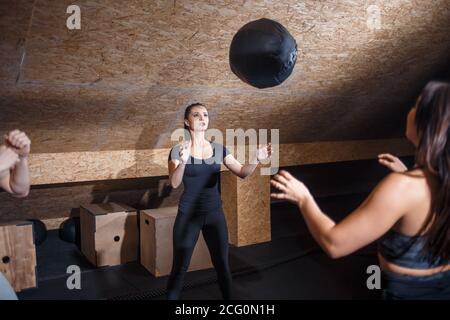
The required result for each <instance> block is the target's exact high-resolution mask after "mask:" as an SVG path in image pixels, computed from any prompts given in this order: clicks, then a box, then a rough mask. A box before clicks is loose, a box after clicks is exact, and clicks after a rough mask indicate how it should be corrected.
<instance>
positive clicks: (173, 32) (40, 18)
mask: <svg viewBox="0 0 450 320" xmlns="http://www.w3.org/2000/svg"><path fill="white" fill-rule="evenodd" d="M69 4H72V1H69V0H63V1H51V0H41V1H31V0H30V1H25V0H23V1H13V0H9V1H8V0H6V1H3V2H2V3H1V6H0V17H2V18H5V19H2V22H1V23H0V28H1V30H2V44H1V49H2V50H0V51H2V52H1V53H0V55H1V57H2V60H1V62H0V82H1V86H0V108H1V111H2V130H3V131H7V130H11V129H14V128H17V127H18V128H22V129H23V130H25V131H26V132H27V133H28V134H29V135H30V137H31V138H32V141H33V150H34V152H37V153H43V152H51V153H53V152H55V153H57V152H70V151H76V152H80V151H102V150H134V149H158V148H166V147H168V146H169V145H170V141H169V139H168V136H169V135H170V133H171V132H172V130H173V129H175V128H178V127H180V126H181V124H182V116H183V107H184V106H185V105H186V104H188V103H190V102H193V101H198V100H200V101H203V102H204V103H206V104H207V105H208V108H209V110H210V113H211V119H212V123H211V126H212V127H215V128H218V129H221V130H224V129H226V128H239V127H242V128H244V129H247V128H279V129H280V130H281V136H280V142H281V143H299V142H314V141H339V140H355V139H381V138H383V139H384V138H398V137H401V136H402V135H403V131H404V118H405V116H406V111H407V110H408V108H409V107H410V106H411V104H412V102H413V100H414V98H415V97H417V95H418V93H419V91H420V89H421V88H422V86H423V85H424V83H425V82H426V81H428V80H429V79H430V78H431V77H432V76H433V74H434V73H435V72H436V71H439V70H441V69H443V68H445V67H448V52H449V50H450V33H449V32H448V29H449V28H450V5H449V3H448V1H447V0H436V1H403V0H395V1H387V0H386V1H384V0H380V1H376V3H375V4H377V5H378V6H379V7H380V10H381V13H382V27H381V29H380V30H370V29H369V28H368V26H367V19H368V16H367V7H368V6H369V5H372V4H374V3H373V2H372V1H367V0H346V1H314V0H307V1H302V2H298V1H294V0H283V1H277V2H275V1H244V2H236V1H228V0H223V1H222V0H221V1H210V2H204V1H193V0H183V1H140V0H130V1H127V5H126V6H124V5H123V1H121V0H115V1H109V0H108V1H107V0H101V1H88V0H83V1H79V2H77V4H78V5H79V6H80V7H81V10H82V29H81V30H80V31H69V30H67V28H66V26H65V22H66V18H67V16H68V15H67V14H66V13H65V11H66V10H65V9H66V8H67V6H68V5H69ZM261 17H268V18H272V19H275V20H278V21H280V22H281V23H283V25H285V26H286V27H287V28H288V29H289V30H290V32H291V33H292V34H293V35H294V37H295V38H296V39H297V41H298V44H299V48H300V51H299V60H298V64H297V66H296V68H295V70H294V73H293V74H292V76H291V77H290V78H289V79H288V81H287V82H286V83H284V84H283V85H282V86H279V87H276V88H271V89H267V90H257V89H254V88H252V87H249V86H248V85H246V84H244V83H243V82H241V81H240V80H238V79H237V78H236V77H235V76H234V75H233V74H232V73H231V71H230V70H229V66H228V49H229V43H230V41H231V38H232V36H233V35H234V33H235V32H236V31H237V30H238V29H239V27H241V26H242V25H243V24H245V23H246V22H248V21H250V20H253V19H257V18H261ZM3 31H4V32H3ZM3 40H4V41H3ZM22 57H23V59H22ZM19 64H21V65H22V67H21V68H19ZM19 69H20V70H21V72H20V77H18V74H19ZM17 79H18V80H17Z"/></svg>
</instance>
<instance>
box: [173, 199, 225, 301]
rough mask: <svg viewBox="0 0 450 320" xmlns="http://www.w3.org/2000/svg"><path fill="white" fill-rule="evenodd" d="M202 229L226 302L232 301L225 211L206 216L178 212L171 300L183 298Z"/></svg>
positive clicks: (174, 237) (174, 238) (175, 228)
mask: <svg viewBox="0 0 450 320" xmlns="http://www.w3.org/2000/svg"><path fill="white" fill-rule="evenodd" d="M200 230H202V232H203V238H204V239H205V242H206V245H207V246H208V249H209V253H210V255H211V260H212V263H213V265H214V268H215V269H216V272H217V278H218V280H219V286H220V290H221V291H222V296H223V298H224V299H226V300H228V299H231V271H230V266H229V263H228V230H227V224H226V221H225V217H224V214H223V211H222V209H221V208H220V209H219V210H217V211H216V212H211V213H208V214H205V215H195V214H187V213H184V212H182V211H178V214H177V217H176V219H175V225H174V227H173V261H172V271H171V273H170V277H169V282H168V285H167V299H169V300H175V299H179V297H180V293H181V289H182V287H183V278H184V275H185V273H186V271H187V270H188V268H189V263H190V260H191V256H192V252H193V251H194V248H195V244H196V243H197V240H198V236H199V234H200Z"/></svg>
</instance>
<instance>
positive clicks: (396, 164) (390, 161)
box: [378, 153, 408, 172]
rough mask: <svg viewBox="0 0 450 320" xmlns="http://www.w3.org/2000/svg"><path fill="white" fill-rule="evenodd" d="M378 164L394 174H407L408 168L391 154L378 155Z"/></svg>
mask: <svg viewBox="0 0 450 320" xmlns="http://www.w3.org/2000/svg"><path fill="white" fill-rule="evenodd" d="M378 162H379V163H381V164H382V165H383V166H385V167H387V168H388V169H390V170H391V171H393V172H405V171H407V170H408V168H407V167H406V166H405V164H404V163H403V162H402V161H401V160H400V159H399V158H397V157H396V156H393V155H392V154H390V153H382V154H379V155H378Z"/></svg>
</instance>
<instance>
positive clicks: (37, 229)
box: [28, 219, 47, 246]
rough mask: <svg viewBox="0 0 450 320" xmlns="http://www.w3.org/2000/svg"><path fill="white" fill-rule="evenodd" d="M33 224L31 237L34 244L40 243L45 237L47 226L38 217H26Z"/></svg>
mask: <svg viewBox="0 0 450 320" xmlns="http://www.w3.org/2000/svg"><path fill="white" fill-rule="evenodd" d="M28 221H30V222H31V223H32V224H33V239H34V244H35V245H37V246H38V245H40V244H41V243H43V242H44V241H45V239H47V227H46V226H45V224H44V223H43V222H42V221H41V220H39V219H28Z"/></svg>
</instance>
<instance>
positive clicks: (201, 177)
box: [169, 142, 230, 214]
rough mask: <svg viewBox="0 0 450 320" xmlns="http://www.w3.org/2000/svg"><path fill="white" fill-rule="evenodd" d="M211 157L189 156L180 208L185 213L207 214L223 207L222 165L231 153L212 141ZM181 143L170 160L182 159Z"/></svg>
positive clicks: (170, 155) (172, 152)
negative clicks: (221, 187)
mask: <svg viewBox="0 0 450 320" xmlns="http://www.w3.org/2000/svg"><path fill="white" fill-rule="evenodd" d="M211 147H212V148H213V155H212V156H211V157H210V158H209V159H198V158H194V157H192V156H189V158H188V160H187V163H186V167H185V169H184V174H183V185H184V192H183V194H182V195H181V198H180V204H179V206H178V210H179V211H181V212H183V213H194V214H207V213H210V212H213V211H215V210H217V209H219V208H221V207H222V200H221V198H220V165H221V163H223V159H225V157H226V156H227V155H229V154H230V152H229V151H228V149H227V148H225V147H224V146H223V145H221V144H218V143H215V142H211ZM179 153H180V145H177V146H175V147H173V148H172V150H171V151H170V154H169V160H175V159H176V160H180V156H179Z"/></svg>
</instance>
